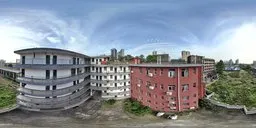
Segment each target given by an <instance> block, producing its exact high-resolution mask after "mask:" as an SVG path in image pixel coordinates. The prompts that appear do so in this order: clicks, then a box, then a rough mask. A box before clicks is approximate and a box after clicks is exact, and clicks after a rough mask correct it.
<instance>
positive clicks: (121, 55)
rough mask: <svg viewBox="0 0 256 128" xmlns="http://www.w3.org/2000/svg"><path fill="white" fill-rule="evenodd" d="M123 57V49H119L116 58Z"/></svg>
mask: <svg viewBox="0 0 256 128" xmlns="http://www.w3.org/2000/svg"><path fill="white" fill-rule="evenodd" d="M122 57H124V49H121V50H120V51H119V52H118V58H122Z"/></svg>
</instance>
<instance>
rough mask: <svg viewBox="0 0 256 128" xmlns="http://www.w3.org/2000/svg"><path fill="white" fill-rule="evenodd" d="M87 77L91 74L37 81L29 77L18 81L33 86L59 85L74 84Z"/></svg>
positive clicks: (19, 78) (20, 78)
mask: <svg viewBox="0 0 256 128" xmlns="http://www.w3.org/2000/svg"><path fill="white" fill-rule="evenodd" d="M87 76H89V73H83V74H78V75H74V76H69V77H63V78H56V79H37V78H28V77H18V78H17V81H18V82H21V83H26V84H33V85H58V84H64V83H68V82H72V81H75V80H79V79H84V78H85V77H87Z"/></svg>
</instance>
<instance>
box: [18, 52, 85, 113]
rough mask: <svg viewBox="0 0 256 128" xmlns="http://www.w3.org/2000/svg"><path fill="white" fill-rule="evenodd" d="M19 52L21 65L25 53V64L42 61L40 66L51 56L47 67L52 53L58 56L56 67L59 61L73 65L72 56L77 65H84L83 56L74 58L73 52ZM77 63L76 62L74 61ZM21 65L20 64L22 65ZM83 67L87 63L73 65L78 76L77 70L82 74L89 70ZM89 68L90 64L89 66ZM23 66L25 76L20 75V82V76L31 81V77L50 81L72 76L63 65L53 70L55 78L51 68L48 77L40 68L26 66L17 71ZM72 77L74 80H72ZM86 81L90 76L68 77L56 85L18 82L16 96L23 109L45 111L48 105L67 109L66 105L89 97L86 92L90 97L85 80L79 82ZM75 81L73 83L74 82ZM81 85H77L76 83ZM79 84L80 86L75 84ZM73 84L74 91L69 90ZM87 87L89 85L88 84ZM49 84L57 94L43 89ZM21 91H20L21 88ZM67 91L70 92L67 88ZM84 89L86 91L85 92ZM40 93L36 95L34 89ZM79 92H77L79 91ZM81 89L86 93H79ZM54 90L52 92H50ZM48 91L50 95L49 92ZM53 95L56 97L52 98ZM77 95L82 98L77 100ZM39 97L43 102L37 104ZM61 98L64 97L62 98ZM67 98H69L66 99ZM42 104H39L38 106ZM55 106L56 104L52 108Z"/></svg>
mask: <svg viewBox="0 0 256 128" xmlns="http://www.w3.org/2000/svg"><path fill="white" fill-rule="evenodd" d="M20 55H21V57H20V58H21V61H20V65H23V64H22V56H25V64H26V65H31V66H33V65H35V64H42V65H46V55H50V64H49V66H51V65H52V64H53V55H56V56H57V64H56V65H57V66H60V65H59V64H61V65H62V64H66V65H67V64H68V65H73V58H76V61H77V59H78V58H79V64H80V65H81V64H86V60H85V59H86V56H85V58H82V57H77V56H76V55H74V56H72V55H65V54H58V52H57V51H56V53H54V52H50V53H47V52H46V53H37V52H35V53H34V52H32V53H26V54H20ZM76 65H77V63H76ZM21 67H22V66H21ZM85 68H87V66H86V65H84V67H81V68H75V75H78V72H77V71H81V73H82V74H86V73H88V72H85ZM88 68H89V67H88ZM22 69H23V70H25V76H24V77H22V76H21V77H20V79H19V80H20V81H22V79H24V78H26V79H28V80H29V81H33V80H39V79H40V80H41V81H45V82H46V81H53V80H58V79H60V78H62V79H63V78H65V79H67V78H72V77H74V76H72V75H71V70H72V69H71V68H66V69H55V70H56V71H57V78H56V79H55V78H53V70H49V71H50V78H49V79H46V69H43V68H36V67H34V68H30V67H25V68H21V69H20V72H22ZM73 80H75V81H73ZM84 80H85V81H88V80H89V79H86V78H80V79H77V78H75V77H74V79H70V80H68V81H66V82H65V83H63V84H57V85H48V84H43V85H40V84H39V83H37V84H31V83H26V82H20V88H19V89H18V90H19V95H18V96H17V97H18V98H17V99H18V103H19V104H21V105H22V108H23V109H28V110H32V111H38V110H41V109H42V110H45V109H46V108H47V110H49V109H57V110H58V109H66V108H69V106H73V105H74V104H78V103H79V104H80V103H82V101H84V100H85V99H87V98H88V97H85V96H86V95H87V94H88V95H89V96H90V92H89V91H90V90H87V89H86V88H85V86H87V85H85V84H86V83H82V82H83V81H84ZM74 82H75V84H76V85H74ZM78 82H79V83H81V84H79V83H78ZM78 84H79V86H77V85H78ZM24 85H25V86H24ZM53 86H56V89H54V88H53ZM73 86H77V90H73V91H71V90H72V89H70V88H71V87H73ZM88 86H89V85H88ZM48 87H49V91H57V92H58V94H59V95H54V96H53V95H52V94H51V93H49V91H47V90H46V88H48ZM59 89H62V90H63V89H64V90H66V91H64V90H63V91H58V90H59ZM81 89H82V90H84V91H81ZM22 90H23V91H22ZM24 90H25V92H24ZM67 90H69V91H67ZM85 90H87V91H85ZM39 91H40V94H37V93H36V92H38V93H39ZM79 91H80V92H79ZM81 92H85V93H81ZM52 93H53V92H52ZM48 94H49V95H48ZM55 96H56V97H55ZM61 97H62V100H63V102H61V101H62V100H58V98H61ZM71 97H74V98H76V99H72V98H71ZM77 97H81V98H80V100H78V99H77ZM38 98H39V99H42V102H40V103H36V102H38V100H39V99H38ZM63 98H64V99H63ZM47 100H48V101H52V100H53V101H56V103H55V102H51V103H50V104H49V103H45V102H47ZM67 100H69V101H67ZM59 104H63V106H61V105H59ZM31 105H32V106H31ZM41 106H42V107H41ZM55 106H58V107H55Z"/></svg>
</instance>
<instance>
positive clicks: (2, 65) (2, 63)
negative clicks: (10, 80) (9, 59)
mask: <svg viewBox="0 0 256 128" xmlns="http://www.w3.org/2000/svg"><path fill="white" fill-rule="evenodd" d="M5 63H6V62H5V60H2V59H1V60H0V67H4V65H5Z"/></svg>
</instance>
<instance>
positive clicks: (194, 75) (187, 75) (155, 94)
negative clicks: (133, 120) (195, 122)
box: [131, 64, 205, 112]
mask: <svg viewBox="0 0 256 128" xmlns="http://www.w3.org/2000/svg"><path fill="white" fill-rule="evenodd" d="M202 77H203V71H202V65H198V64H180V65H156V64H155V65H153V64H145V65H144V64H140V65H132V66H131V98H132V99H135V100H137V101H140V102H141V103H142V104H143V105H145V106H149V107H150V108H151V109H153V110H156V111H164V112H181V111H186V110H191V109H197V108H198V100H199V99H201V98H203V97H204V94H205V84H204V83H203V82H202Z"/></svg>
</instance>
